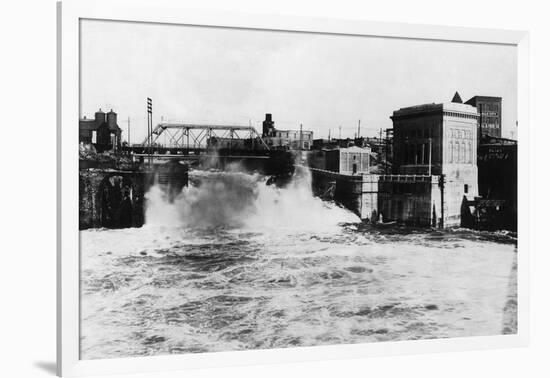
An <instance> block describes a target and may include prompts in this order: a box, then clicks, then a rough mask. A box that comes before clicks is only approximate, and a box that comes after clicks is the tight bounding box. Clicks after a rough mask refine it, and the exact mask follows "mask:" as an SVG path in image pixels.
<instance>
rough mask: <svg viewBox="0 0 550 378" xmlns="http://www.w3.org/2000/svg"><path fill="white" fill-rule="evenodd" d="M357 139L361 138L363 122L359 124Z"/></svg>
mask: <svg viewBox="0 0 550 378" xmlns="http://www.w3.org/2000/svg"><path fill="white" fill-rule="evenodd" d="M357 138H361V120H359V123H358V124H357Z"/></svg>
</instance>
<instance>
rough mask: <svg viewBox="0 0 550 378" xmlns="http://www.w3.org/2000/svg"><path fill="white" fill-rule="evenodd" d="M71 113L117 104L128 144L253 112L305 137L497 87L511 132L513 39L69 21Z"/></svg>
mask: <svg viewBox="0 0 550 378" xmlns="http://www.w3.org/2000/svg"><path fill="white" fill-rule="evenodd" d="M80 30H81V35H80V38H81V51H80V84H81V87H80V116H81V117H83V116H87V117H88V118H92V117H93V114H94V113H95V112H96V111H97V110H98V109H99V108H101V109H102V110H103V111H105V112H107V111H109V110H111V109H113V110H114V111H115V112H116V113H118V124H119V126H120V127H121V128H122V130H123V140H127V127H128V126H127V120H128V118H130V127H131V143H140V142H142V141H143V139H144V138H145V137H146V130H147V115H146V98H147V97H151V98H152V99H153V123H154V124H157V123H159V122H161V121H165V122H185V123H210V124H228V125H248V124H249V123H250V124H252V125H253V126H255V127H256V129H257V130H258V131H260V132H261V122H262V120H263V119H264V116H265V113H272V114H273V120H274V121H275V127H276V128H279V129H299V127H300V124H303V128H304V130H313V131H314V138H327V137H328V133H329V130H330V132H331V136H332V137H338V135H339V127H340V126H341V127H342V131H341V133H342V134H341V135H342V137H353V136H354V133H355V132H356V131H357V124H358V121H359V120H361V135H362V136H374V135H378V133H379V130H380V128H382V129H386V128H389V127H392V122H391V119H390V118H389V117H390V116H391V114H392V112H393V111H394V110H397V109H399V108H402V107H407V106H413V105H419V104H424V103H432V102H435V103H441V102H446V101H450V100H451V98H452V97H453V95H454V93H455V91H458V92H459V94H460V95H461V97H462V99H463V101H467V100H468V99H469V98H471V97H473V96H475V95H484V96H498V97H502V107H503V114H502V123H503V131H502V136H503V137H513V136H515V135H517V132H516V130H515V129H516V119H517V51H516V47H515V46H510V45H495V44H480V43H477V44H476V43H462V42H447V41H431V40H414V39H402V38H381V37H366V36H343V35H330V34H319V33H298V32H284V31H264V30H250V29H230V28H214V27H200V26H186V25H167V24H153V23H135V22H118V21H116V22H115V21H101V20H82V21H81V29H80Z"/></svg>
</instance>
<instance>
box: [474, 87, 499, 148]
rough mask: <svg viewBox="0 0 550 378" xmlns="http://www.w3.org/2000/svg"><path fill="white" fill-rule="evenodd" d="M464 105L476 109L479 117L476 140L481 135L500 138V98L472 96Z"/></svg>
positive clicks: (479, 138)
mask: <svg viewBox="0 0 550 378" xmlns="http://www.w3.org/2000/svg"><path fill="white" fill-rule="evenodd" d="M465 103H466V104H468V105H471V106H473V107H475V108H477V111H478V113H479V115H480V117H479V120H478V140H481V136H482V135H488V136H491V137H497V138H500V137H501V136H502V97H490V96H474V97H472V98H471V99H469V100H468V101H466V102H465Z"/></svg>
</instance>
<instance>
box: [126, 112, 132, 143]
mask: <svg viewBox="0 0 550 378" xmlns="http://www.w3.org/2000/svg"><path fill="white" fill-rule="evenodd" d="M127 122H128V147H132V144H131V143H130V117H128V121H127Z"/></svg>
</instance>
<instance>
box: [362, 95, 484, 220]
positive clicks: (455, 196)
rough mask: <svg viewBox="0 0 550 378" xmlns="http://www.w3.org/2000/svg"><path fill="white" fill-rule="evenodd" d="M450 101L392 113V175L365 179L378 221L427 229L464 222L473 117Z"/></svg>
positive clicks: (471, 183)
mask: <svg viewBox="0 0 550 378" xmlns="http://www.w3.org/2000/svg"><path fill="white" fill-rule="evenodd" d="M456 98H457V96H456V95H455V99H453V100H455V102H446V103H441V104H435V103H433V104H424V105H418V106H411V107H406V108H401V109H399V110H396V111H394V112H393V115H392V116H391V117H390V118H391V119H392V121H393V151H394V165H393V174H392V175H381V176H380V177H379V179H378V180H371V181H372V182H376V183H377V187H376V191H377V193H378V209H377V210H378V213H381V214H383V216H384V218H386V219H393V220H398V221H404V222H411V223H415V224H420V225H430V224H431V225H432V226H436V225H445V226H453V225H456V226H458V225H461V223H463V222H464V214H465V213H467V211H466V210H468V209H466V208H467V207H468V203H469V201H473V199H474V198H475V197H476V196H477V195H478V183H477V178H478V177H477V174H478V172H477V126H478V118H479V116H478V113H477V109H476V108H475V107H473V106H471V105H467V104H462V103H461V102H460V101H459V98H458V99H456ZM369 203H370V205H369V206H371V207H372V206H374V203H373V201H372V200H371V201H370V202H369Z"/></svg>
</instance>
